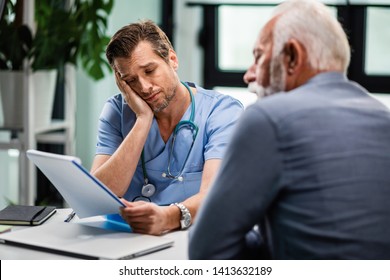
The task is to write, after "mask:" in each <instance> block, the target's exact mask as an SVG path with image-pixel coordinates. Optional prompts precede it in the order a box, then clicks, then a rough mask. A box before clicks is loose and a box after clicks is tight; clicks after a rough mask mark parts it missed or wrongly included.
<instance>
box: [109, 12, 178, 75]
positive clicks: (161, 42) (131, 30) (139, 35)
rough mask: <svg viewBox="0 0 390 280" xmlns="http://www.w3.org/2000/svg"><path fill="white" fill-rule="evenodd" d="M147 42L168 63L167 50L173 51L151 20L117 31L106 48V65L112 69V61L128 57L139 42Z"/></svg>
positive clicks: (162, 33)
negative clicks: (108, 64)
mask: <svg viewBox="0 0 390 280" xmlns="http://www.w3.org/2000/svg"><path fill="white" fill-rule="evenodd" d="M143 41H147V42H149V43H150V44H151V45H152V48H153V50H154V52H155V53H156V54H157V55H158V56H160V57H161V58H162V59H163V60H164V61H165V62H166V63H168V61H169V50H173V47H172V44H171V42H170V41H169V39H168V37H167V35H166V34H165V33H164V31H162V30H161V28H160V27H158V25H156V24H155V23H154V22H153V21H151V20H143V21H139V22H137V23H131V24H128V25H126V26H124V27H122V28H121V29H119V30H118V31H117V32H116V33H115V34H114V36H113V37H112V38H111V40H110V42H109V43H108V45H107V48H106V57H107V60H108V63H110V65H111V67H112V68H114V59H115V58H117V57H122V58H126V57H130V56H131V55H132V53H133V51H134V49H135V48H136V47H137V45H138V44H139V43H140V42H143Z"/></svg>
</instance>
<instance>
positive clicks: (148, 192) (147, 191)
mask: <svg viewBox="0 0 390 280" xmlns="http://www.w3.org/2000/svg"><path fill="white" fill-rule="evenodd" d="M155 192H156V187H155V186H154V185H153V184H145V185H144V186H143V187H142V190H141V193H142V195H143V196H146V197H151V196H152V195H154V193H155Z"/></svg>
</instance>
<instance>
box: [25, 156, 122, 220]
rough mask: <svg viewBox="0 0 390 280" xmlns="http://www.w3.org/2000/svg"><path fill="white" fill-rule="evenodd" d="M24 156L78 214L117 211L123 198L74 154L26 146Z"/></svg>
mask: <svg viewBox="0 0 390 280" xmlns="http://www.w3.org/2000/svg"><path fill="white" fill-rule="evenodd" d="M27 157H28V158H29V159H30V160H31V161H32V162H33V163H34V164H35V165H36V166H37V167H38V168H39V169H40V170H41V171H42V173H43V174H45V176H46V177H47V178H48V179H49V180H50V182H51V183H52V184H53V185H54V187H55V188H56V189H57V190H58V191H59V193H60V194H61V195H62V196H63V198H64V199H65V201H66V202H67V203H68V204H69V205H70V207H71V208H73V210H74V211H75V212H76V213H77V216H78V217H79V218H87V217H92V216H101V215H108V214H118V213H119V208H120V207H125V205H124V204H123V203H122V201H121V200H120V199H119V198H118V197H117V196H116V195H115V194H114V193H113V192H112V191H111V190H110V189H109V188H108V187H107V186H105V185H104V184H103V183H102V182H100V181H99V180H98V179H97V178H96V177H94V176H93V175H92V174H90V173H89V171H88V170H87V169H85V168H84V167H83V166H82V165H81V160H80V159H79V158H77V157H73V156H67V155H59V154H53V153H47V152H42V151H37V150H28V151H27Z"/></svg>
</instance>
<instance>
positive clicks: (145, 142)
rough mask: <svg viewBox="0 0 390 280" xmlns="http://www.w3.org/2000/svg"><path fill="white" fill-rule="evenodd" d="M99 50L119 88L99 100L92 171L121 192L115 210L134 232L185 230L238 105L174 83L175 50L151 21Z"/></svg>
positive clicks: (129, 28)
mask: <svg viewBox="0 0 390 280" xmlns="http://www.w3.org/2000/svg"><path fill="white" fill-rule="evenodd" d="M106 55H107V59H108V61H109V63H110V65H111V67H112V68H113V70H114V72H115V77H116V83H117V85H118V88H119V89H120V91H121V94H117V95H115V96H113V97H111V98H110V99H109V100H108V101H107V102H106V104H105V105H104V108H103V111H102V113H101V116H100V119H99V132H98V143H97V149H96V156H95V159H94V162H93V165H92V170H91V172H92V173H93V174H94V175H95V176H96V177H97V178H99V180H101V181H102V182H103V183H104V184H106V185H107V186H108V187H109V188H110V189H111V190H112V191H113V192H114V193H115V194H116V195H118V196H119V197H122V198H123V201H124V203H125V204H126V207H125V208H123V209H122V211H121V214H122V217H123V218H124V220H126V221H127V222H128V223H129V225H130V226H131V227H132V229H133V231H134V232H138V233H147V234H154V235H159V234H161V233H164V232H166V231H170V230H174V229H178V228H182V229H185V228H187V227H189V226H190V225H191V223H192V221H193V219H194V217H195V215H196V213H197V210H198V207H199V205H200V203H201V201H202V199H203V197H204V195H205V193H206V192H207V189H208V187H209V185H210V183H211V180H212V179H213V177H214V174H216V172H217V170H218V168H219V165H220V162H221V159H222V157H223V155H224V152H225V150H226V146H227V143H228V142H229V139H230V137H231V134H232V131H233V128H234V125H235V123H236V121H237V119H238V117H239V115H240V113H241V112H242V110H243V107H242V105H241V103H240V102H238V101H237V100H235V99H233V98H231V97H229V96H226V95H222V94H219V93H217V92H215V91H211V90H205V89H203V88H201V87H199V86H197V85H195V84H193V83H189V82H182V81H180V79H179V77H178V75H177V72H176V71H177V69H178V67H179V61H178V58H177V55H176V53H175V51H174V50H173V47H172V45H171V43H170V42H169V39H168V38H167V36H166V35H165V34H164V33H163V31H162V30H161V29H160V28H159V27H158V26H157V25H155V24H154V23H153V22H151V21H142V22H139V23H134V24H130V25H127V26H124V27H123V28H122V29H120V30H119V31H118V32H117V33H116V34H115V35H114V36H113V38H112V39H111V41H110V43H109V44H108V47H107V50H106ZM150 202H152V203H150ZM96 203H99V202H98V201H97V202H96Z"/></svg>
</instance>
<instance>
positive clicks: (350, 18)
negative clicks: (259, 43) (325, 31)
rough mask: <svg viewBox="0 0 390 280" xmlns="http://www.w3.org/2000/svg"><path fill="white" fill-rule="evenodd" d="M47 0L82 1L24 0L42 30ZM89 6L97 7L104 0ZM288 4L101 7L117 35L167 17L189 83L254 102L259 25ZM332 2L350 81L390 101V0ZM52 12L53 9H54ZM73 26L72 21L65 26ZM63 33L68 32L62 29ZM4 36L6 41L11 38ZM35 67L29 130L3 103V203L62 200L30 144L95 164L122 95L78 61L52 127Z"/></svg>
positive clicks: (28, 18) (58, 97) (221, 0)
mask: <svg viewBox="0 0 390 280" xmlns="http://www.w3.org/2000/svg"><path fill="white" fill-rule="evenodd" d="M0 1H1V2H0V3H4V2H5V1H4V0H0ZM7 1H9V0H7ZM19 1H20V0H19ZM40 1H45V2H48V3H49V2H52V3H54V4H55V3H57V4H58V3H60V4H61V5H62V6H64V7H72V6H71V4H72V3H74V1H75V0H61V1H58V0H36V1H35V5H34V1H32V0H27V1H24V5H23V6H24V7H23V9H24V11H25V14H24V18H23V21H24V22H26V23H27V24H29V25H30V26H32V27H33V28H32V29H33V30H34V28H36V22H38V24H39V19H37V18H35V16H34V15H35V14H36V13H35V12H34V11H36V9H37V8H39V7H40V6H39V2H40ZM79 2H80V3H83V2H86V3H90V4H91V5H92V3H93V2H94V1H92V0H85V1H82V0H80V1H79ZM97 2H100V3H103V4H109V3H111V2H110V1H109V0H106V1H103V0H101V1H95V4H96V3H97ZM279 2H280V1H271V0H269V1H267V0H203V1H202V0H131V1H129V0H112V3H111V4H112V8H110V9H109V12H104V11H103V12H102V11H99V12H98V13H97V14H98V15H100V16H101V17H105V19H104V21H105V20H106V28H105V30H104V31H105V34H106V35H107V36H108V37H110V36H112V35H113V34H114V33H115V32H116V31H117V30H118V29H119V28H120V27H122V26H123V25H125V24H127V23H130V22H134V21H137V20H139V19H151V20H153V21H155V22H157V23H158V24H159V25H160V26H161V27H162V29H163V30H164V31H165V32H166V33H167V35H168V36H169V37H170V39H171V41H172V42H173V45H174V48H175V50H176V52H177V54H178V56H179V61H180V66H179V70H178V72H179V76H180V77H181V78H182V79H184V80H187V81H193V82H196V83H198V84H199V85H201V86H204V87H207V88H217V89H218V90H219V91H221V92H222V93H225V94H230V95H233V96H234V97H236V98H238V99H239V100H240V101H241V102H242V103H243V104H244V105H245V106H248V105H249V104H251V103H252V102H254V101H255V100H256V97H255V96H254V95H253V94H251V93H249V92H247V90H246V86H245V84H244V82H243V81H242V76H243V74H244V72H245V70H246V69H247V67H248V66H249V65H250V64H251V63H252V48H253V44H254V41H255V38H256V36H257V34H258V31H259V30H260V28H261V26H262V25H263V24H264V23H265V22H266V20H267V19H268V18H269V16H270V14H271V12H272V9H273V6H274V5H275V4H277V3H279ZM322 2H324V3H326V4H327V5H329V9H331V11H332V13H334V15H335V17H338V19H339V20H340V21H341V23H342V24H343V26H344V28H345V30H346V31H347V34H348V36H349V39H350V45H351V48H352V59H351V65H350V68H349V73H348V75H349V78H350V79H352V80H354V81H357V82H358V83H360V84H361V85H363V86H364V87H366V88H367V89H368V90H369V91H370V92H371V93H373V94H374V96H375V97H377V98H378V99H379V100H381V101H382V102H384V103H385V104H386V105H388V106H389V107H390V52H389V46H390V0H328V1H322ZM12 3H14V4H15V3H16V0H12ZM0 8H1V6H0ZM47 12H48V13H49V15H50V11H47ZM3 20H4V18H3ZM98 20H102V19H101V18H100V19H97V21H98ZM63 25H64V26H66V24H65V23H64V24H63ZM0 27H1V28H2V29H0V36H4V33H5V28H4V27H3V25H0ZM69 28H71V26H69ZM1 33H3V34H1ZM62 34H64V33H62ZM57 36H58V38H60V36H61V34H57ZM1 38H2V40H3V38H4V37H1ZM85 39H88V38H85ZM2 43H4V40H3V42H0V59H1V58H2V57H1V55H2V53H1V45H2ZM103 58H104V53H103ZM26 65H27V64H26V62H25V64H24V71H23V70H22V73H23V74H22V75H23V78H22V79H23V80H24V81H25V83H24V84H23V87H22V91H23V92H24V98H25V99H27V101H26V100H24V101H23V104H19V109H18V110H19V111H20V112H21V115H22V119H23V121H22V123H21V125H20V126H16V127H15V125H9V124H7V125H5V120H4V118H5V113H4V109H5V108H6V107H9V105H10V103H9V101H4V99H1V100H3V101H2V102H1V101H0V102H1V105H2V106H1V107H0V178H1V180H0V209H1V208H3V207H4V206H6V205H7V204H9V203H21V204H51V205H58V206H62V205H63V204H62V203H63V202H62V198H61V196H60V195H59V194H58V193H57V192H56V190H55V188H54V187H52V186H51V184H50V182H48V181H47V180H46V179H45V178H44V176H43V175H42V174H40V173H39V172H38V173H36V170H35V167H33V166H31V164H30V163H29V162H27V161H26V160H25V153H24V152H25V150H26V149H28V148H38V149H40V150H46V151H49V152H55V153H65V154H70V155H75V156H77V157H79V158H81V160H82V162H83V165H84V166H85V167H86V168H87V169H89V168H90V166H91V163H92V160H93V157H94V153H95V143H96V134H97V120H98V117H99V114H100V111H101V109H102V106H103V104H104V102H105V100H106V99H107V98H108V97H109V96H111V95H113V94H116V93H118V89H117V87H116V85H115V81H114V78H113V74H112V73H111V72H110V71H109V70H108V68H106V67H104V66H102V71H103V77H101V78H99V79H98V80H96V79H94V78H93V77H91V75H90V74H89V73H88V69H86V67H83V65H82V62H80V61H77V66H76V67H74V66H70V65H69V64H67V65H66V66H65V67H62V70H60V71H62V72H60V74H59V75H60V76H61V75H62V74H61V73H63V74H64V75H63V76H64V77H65V78H64V82H63V83H59V82H58V81H59V78H58V77H57V87H56V92H55V98H54V101H53V102H54V105H53V110H52V113H51V118H52V122H51V123H50V124H49V125H47V126H46V128H41V127H38V126H37V116H36V115H37V114H38V113H39V111H40V108H41V106H40V104H37V103H39V102H40V101H39V102H37V100H38V99H37V98H36V97H31V96H32V95H31V93H32V92H34V91H40V90H39V89H37V88H35V87H34V86H33V83H34V82H35V80H36V79H38V78H35V76H34V75H33V73H32V71H30V70H26V67H27V66H26ZM28 67H29V66H28ZM0 69H1V70H0V83H1V84H0V91H1V92H0V95H4V94H5V93H4V91H6V90H4V89H3V90H2V88H6V86H9V84H10V83H11V82H10V80H9V78H8V79H7V78H6V79H4V78H3V79H2V78H1V75H2V74H1V72H4V71H6V70H4V68H0ZM46 86H47V83H46V84H45V87H46ZM12 90H13V89H12ZM34 96H35V95H34ZM31 103H32V104H34V103H35V105H34V106H33V105H31ZM26 110H27V111H28V112H29V113H30V114H33V116H31V115H28V114H26V113H24V115H23V112H24V111H26ZM32 112H33V113H32ZM58 120H59V121H58ZM57 121H58V122H57ZM389 144H390V143H389ZM59 172H60V171H59ZM80 187H82V186H80Z"/></svg>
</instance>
